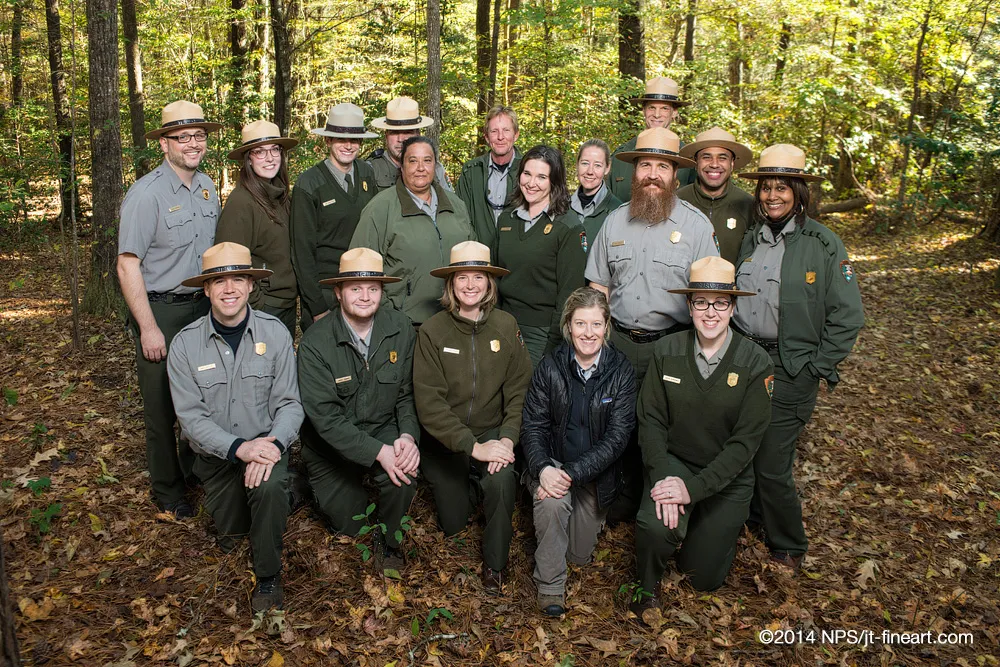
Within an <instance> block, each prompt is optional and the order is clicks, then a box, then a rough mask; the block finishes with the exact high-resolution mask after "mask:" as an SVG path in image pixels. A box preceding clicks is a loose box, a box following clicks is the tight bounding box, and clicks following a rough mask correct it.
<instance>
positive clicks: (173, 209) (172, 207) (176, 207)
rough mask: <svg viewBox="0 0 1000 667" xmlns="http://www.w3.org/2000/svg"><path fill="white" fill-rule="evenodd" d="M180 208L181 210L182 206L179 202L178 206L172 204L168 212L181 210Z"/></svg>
mask: <svg viewBox="0 0 1000 667" xmlns="http://www.w3.org/2000/svg"><path fill="white" fill-rule="evenodd" d="M179 210H181V207H180V205H179V204H178V205H177V206H171V207H170V208H169V209H168V210H167V213H173V212H174V211H179Z"/></svg>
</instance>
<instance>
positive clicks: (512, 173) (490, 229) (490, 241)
mask: <svg viewBox="0 0 1000 667" xmlns="http://www.w3.org/2000/svg"><path fill="white" fill-rule="evenodd" d="M519 164H521V152H520V151H519V150H517V148H515V149H514V158H513V159H512V160H511V161H510V167H508V174H509V176H508V177H507V203H508V204H509V203H510V198H511V195H512V194H513V192H514V186H515V185H517V168H518V165H519ZM489 168H490V160H489V153H484V154H483V155H480V156H479V157H476V158H473V159H471V160H469V161H468V162H466V163H465V164H464V165H462V173H461V174H460V175H459V177H458V187H457V188H455V192H456V193H457V194H458V196H459V197H460V198H461V199H462V201H463V202H465V207H466V208H467V209H468V210H469V220H470V221H471V222H472V228H473V229H475V230H476V239H477V240H478V241H479V242H480V243H482V244H484V245H486V246H488V247H490V248H492V247H493V245H494V242H495V241H496V233H497V225H496V222H495V218H494V217H493V208H492V207H491V206H490V202H489V201H488V200H487V199H486V181H487V177H486V176H487V172H488V171H489Z"/></svg>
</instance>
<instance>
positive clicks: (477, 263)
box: [448, 259, 493, 267]
mask: <svg viewBox="0 0 1000 667" xmlns="http://www.w3.org/2000/svg"><path fill="white" fill-rule="evenodd" d="M448 266H449V267H459V266H490V267H492V266H493V265H492V264H490V263H489V262H486V261H483V260H479V259H470V260H468V261H465V262H452V263H451V264H449V265H448Z"/></svg>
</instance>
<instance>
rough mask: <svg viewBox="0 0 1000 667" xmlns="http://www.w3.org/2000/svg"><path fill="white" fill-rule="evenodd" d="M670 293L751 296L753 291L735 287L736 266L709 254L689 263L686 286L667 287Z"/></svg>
mask: <svg viewBox="0 0 1000 667" xmlns="http://www.w3.org/2000/svg"><path fill="white" fill-rule="evenodd" d="M667 291H668V292H670V293H671V294H693V293H694V292H711V293H714V294H732V295H733V296H753V295H754V293H753V292H744V291H743V290H738V289H736V267H735V266H733V265H732V263H730V262H728V261H726V260H724V259H722V258H721V257H715V256H713V255H709V256H708V257H702V258H701V259H699V260H697V261H694V262H692V263H691V277H690V278H689V279H688V286H687V287H683V288H681V289H668V290H667Z"/></svg>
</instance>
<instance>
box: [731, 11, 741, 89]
mask: <svg viewBox="0 0 1000 667" xmlns="http://www.w3.org/2000/svg"><path fill="white" fill-rule="evenodd" d="M734 29H735V31H736V35H735V37H736V39H735V40H734V41H733V42H732V43H731V44H730V46H729V52H730V56H729V103H730V104H732V105H733V107H735V108H736V109H739V108H740V106H741V105H742V103H743V24H742V23H740V22H739V21H736V25H735V26H734Z"/></svg>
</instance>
